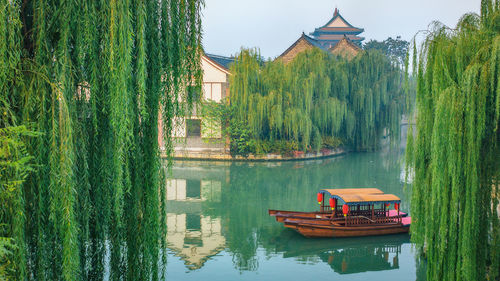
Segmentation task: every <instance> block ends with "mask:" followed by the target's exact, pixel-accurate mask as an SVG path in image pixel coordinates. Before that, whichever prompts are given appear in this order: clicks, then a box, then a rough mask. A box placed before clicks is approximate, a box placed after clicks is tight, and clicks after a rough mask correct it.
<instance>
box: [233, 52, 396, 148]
mask: <svg viewBox="0 0 500 281" xmlns="http://www.w3.org/2000/svg"><path fill="white" fill-rule="evenodd" d="M231 72H232V76H231V81H230V87H231V89H230V92H231V107H233V108H234V112H235V114H234V115H233V116H232V117H231V119H229V120H228V121H227V122H228V123H229V124H232V123H238V122H246V123H248V125H249V128H250V130H251V132H252V137H253V138H255V139H257V140H270V141H273V140H286V141H294V142H297V143H299V149H301V150H304V151H305V150H314V151H318V150H319V149H320V148H321V143H322V138H324V137H328V136H331V137H337V138H341V139H342V140H343V142H344V143H345V144H346V145H349V146H351V147H352V148H353V149H355V150H372V149H376V148H377V146H378V144H379V140H380V138H381V137H382V133H383V130H384V128H388V131H389V132H390V133H391V134H392V135H396V136H397V135H399V119H400V116H401V114H402V112H403V109H404V105H405V96H404V95H403V92H402V90H401V85H402V77H403V76H402V73H401V71H400V69H399V68H398V67H395V66H393V65H392V63H391V62H390V60H389V59H387V58H386V57H385V56H383V55H381V54H379V53H374V52H373V53H372V52H365V53H362V54H360V55H358V57H356V58H354V59H353V60H352V61H347V60H344V59H342V58H333V57H330V56H328V55H327V54H326V53H324V52H322V51H321V50H319V49H313V50H310V51H306V52H303V53H301V54H300V55H298V56H297V57H296V58H295V59H294V60H293V61H292V62H290V63H289V64H288V65H283V64H282V63H281V62H280V61H279V60H278V61H274V62H267V63H265V64H264V65H263V66H261V61H260V55H259V53H258V51H256V50H242V52H241V53H240V55H239V56H238V58H237V60H236V61H235V63H234V64H233V65H232V67H231Z"/></svg>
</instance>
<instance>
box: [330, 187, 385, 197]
mask: <svg viewBox="0 0 500 281" xmlns="http://www.w3.org/2000/svg"><path fill="white" fill-rule="evenodd" d="M321 191H326V192H328V193H330V195H332V196H333V195H340V194H384V192H383V191H382V190H380V189H378V188H338V189H323V190H321Z"/></svg>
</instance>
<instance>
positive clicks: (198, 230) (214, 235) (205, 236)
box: [167, 213, 226, 270]
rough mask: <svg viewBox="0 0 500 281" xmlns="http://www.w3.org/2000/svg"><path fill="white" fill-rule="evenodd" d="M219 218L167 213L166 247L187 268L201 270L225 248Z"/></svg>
mask: <svg viewBox="0 0 500 281" xmlns="http://www.w3.org/2000/svg"><path fill="white" fill-rule="evenodd" d="M225 243H226V239H225V238H224V236H222V234H221V221H220V218H212V217H210V216H203V215H199V214H175V213H167V245H168V248H170V250H172V251H173V252H175V255H176V256H179V257H180V258H181V259H182V260H184V263H185V265H186V267H187V268H189V269H191V270H194V269H199V268H201V267H202V266H203V265H204V264H205V262H206V261H207V260H208V259H209V258H210V257H212V256H214V255H216V254H218V253H219V252H220V251H222V250H224V248H225Z"/></svg>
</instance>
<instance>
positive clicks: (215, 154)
mask: <svg viewBox="0 0 500 281" xmlns="http://www.w3.org/2000/svg"><path fill="white" fill-rule="evenodd" d="M346 153H347V152H346V150H345V149H343V148H337V149H322V150H321V151H320V152H318V153H304V152H302V151H295V152H294V153H293V155H290V156H284V155H280V154H271V153H270V154H264V155H253V154H250V155H249V156H248V157H243V156H236V157H232V156H231V155H230V154H229V153H227V152H224V151H221V150H218V149H213V150H210V149H203V150H195V149H190V150H176V151H175V152H174V159H176V160H206V161H258V162H271V161H301V160H311V159H321V158H328V157H335V156H339V155H343V154H346ZM162 157H166V155H165V154H164V153H162Z"/></svg>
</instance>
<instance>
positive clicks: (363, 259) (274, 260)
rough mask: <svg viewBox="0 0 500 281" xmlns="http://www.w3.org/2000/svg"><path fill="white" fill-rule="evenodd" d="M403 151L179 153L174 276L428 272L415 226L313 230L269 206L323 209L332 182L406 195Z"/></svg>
mask: <svg viewBox="0 0 500 281" xmlns="http://www.w3.org/2000/svg"><path fill="white" fill-rule="evenodd" d="M401 170H402V164H401V162H400V157H399V155H398V153H397V152H387V151H385V152H377V153H355V154H348V155H345V156H340V157H336V158H329V159H323V160H314V161H303V162H280V163H241V162H240V163H229V162H193V161H177V162H176V163H175V165H174V167H173V168H172V170H171V174H170V176H169V179H168V180H167V182H166V184H167V199H168V207H167V213H168V215H167V228H168V235H167V242H168V245H167V246H168V257H167V264H166V279H167V280H274V281H275V280H285V279H287V280H324V279H325V278H328V280H331V279H342V280H371V281H374V280H384V281H387V280H423V279H424V278H425V268H424V265H423V263H422V262H420V261H419V260H418V259H417V258H416V254H415V250H414V249H413V247H412V244H411V243H410V241H409V236H408V235H391V236H380V237H368V238H347V239H345V238H344V239H308V238H304V237H302V236H300V235H299V234H298V233H296V232H294V231H293V230H290V229H284V228H283V226H282V225H281V224H280V223H277V222H275V220H274V218H272V217H269V216H268V214H267V210H268V209H284V210H316V209H318V208H319V206H318V203H317V202H316V192H317V191H318V190H319V189H322V188H344V187H345V188H347V187H377V188H379V189H381V190H383V191H384V192H386V193H393V194H396V195H398V196H399V197H401V199H402V201H403V202H402V205H401V209H402V210H403V211H408V209H409V200H408V198H409V191H406V190H404V184H403V183H402V181H401V177H403V176H402V173H401Z"/></svg>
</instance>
